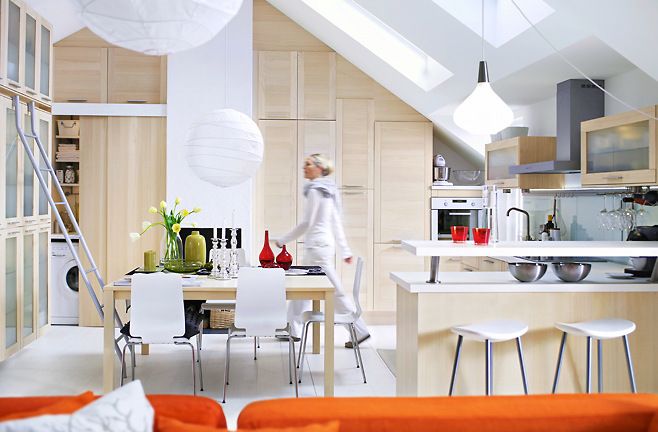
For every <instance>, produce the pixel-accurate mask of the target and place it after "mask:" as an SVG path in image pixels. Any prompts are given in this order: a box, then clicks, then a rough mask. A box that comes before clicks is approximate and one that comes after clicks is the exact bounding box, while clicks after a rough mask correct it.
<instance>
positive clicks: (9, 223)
mask: <svg viewBox="0 0 658 432" xmlns="http://www.w3.org/2000/svg"><path fill="white" fill-rule="evenodd" d="M19 223H21V221H17V220H14V221H10V222H7V225H8V226H9V225H18V224H19Z"/></svg>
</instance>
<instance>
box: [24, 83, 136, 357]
mask: <svg viewBox="0 0 658 432" xmlns="http://www.w3.org/2000/svg"><path fill="white" fill-rule="evenodd" d="M12 100H13V104H14V110H15V112H16V130H17V131H18V136H19V137H20V139H21V141H22V142H23V148H24V149H25V154H26V155H27V156H28V157H29V158H30V162H32V167H33V168H34V172H35V173H36V175H37V178H38V179H39V184H40V185H41V190H42V191H47V193H46V196H47V197H48V202H49V203H50V208H51V210H52V212H53V214H54V215H55V218H56V219H57V224H58V225H59V228H60V230H61V231H62V232H63V233H64V239H65V240H66V244H67V245H68V247H69V249H70V250H71V254H72V255H73V258H74V259H75V263H76V264H77V266H78V268H79V269H84V266H83V265H82V261H80V256H79V255H78V250H77V248H75V247H73V243H72V242H71V236H70V234H69V233H68V231H67V229H66V227H65V226H64V221H63V220H62V216H61V215H60V214H59V211H58V210H57V206H61V207H64V209H65V210H66V214H67V215H68V217H69V219H70V220H71V223H72V224H73V228H74V229H75V234H77V235H78V236H79V243H80V244H81V245H82V250H83V251H84V253H85V256H86V257H87V261H88V262H89V265H90V266H91V268H90V269H88V270H83V271H80V276H82V279H83V280H84V282H85V285H86V286H87V291H88V292H89V296H90V297H91V301H92V302H93V303H94V306H95V307H96V311H97V312H98V316H100V318H101V322H104V316H105V315H104V309H105V311H109V310H111V313H114V321H115V323H116V325H117V326H118V327H119V328H122V327H123V323H122V322H121V317H119V313H118V312H117V310H116V308H115V307H114V305H104V306H107V308H105V307H104V306H103V305H101V304H100V302H99V301H98V297H96V292H95V291H94V286H93V285H92V280H91V279H90V278H89V274H90V273H93V274H94V276H95V279H96V282H97V283H98V288H99V289H100V291H101V292H102V291H103V287H104V286H105V281H103V277H102V276H101V273H100V271H99V270H98V266H97V265H96V262H95V261H94V258H93V257H92V255H91V251H89V247H88V246H87V241H86V240H85V237H84V236H83V235H82V231H81V230H80V226H79V225H78V221H77V220H76V218H75V215H74V214H73V211H72V210H71V206H70V205H69V203H68V201H67V200H66V195H65V194H64V191H63V190H62V185H61V184H60V183H59V180H58V179H57V176H56V175H55V170H54V169H53V166H52V163H51V162H50V157H49V155H48V154H47V153H46V150H45V149H44V148H43V144H42V143H41V138H39V134H38V133H37V132H36V131H37V126H36V121H37V120H36V115H35V112H34V107H35V105H34V102H29V103H28V105H27V107H28V111H29V113H30V127H31V129H32V133H29V134H26V133H25V131H23V126H22V124H21V123H22V122H21V119H22V116H21V104H20V101H19V98H18V96H14V97H13V98H12ZM28 138H33V139H34V141H35V142H36V144H37V147H38V149H39V153H40V154H41V160H42V162H43V164H44V165H45V166H44V167H42V166H40V165H39V162H38V161H37V160H36V158H35V156H34V153H33V152H32V149H31V148H30V144H29V143H28ZM43 173H46V175H49V176H50V178H51V181H52V185H53V186H54V188H55V190H57V192H58V193H59V196H60V197H61V199H62V201H59V202H56V201H55V200H54V199H53V197H52V194H51V193H50V192H51V190H50V189H49V188H48V182H47V181H46V177H44V174H43ZM110 308H111V309H110ZM108 313H110V312H108ZM121 339H124V342H125V340H127V337H126V336H124V335H121V336H119V337H118V338H116V339H115V340H114V350H115V351H116V353H117V355H118V356H119V359H121V349H120V348H119V341H120V340H121Z"/></svg>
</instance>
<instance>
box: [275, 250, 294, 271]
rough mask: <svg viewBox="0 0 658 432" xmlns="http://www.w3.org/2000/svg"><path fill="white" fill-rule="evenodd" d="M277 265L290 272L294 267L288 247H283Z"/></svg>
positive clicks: (277, 257)
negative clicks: (292, 266)
mask: <svg viewBox="0 0 658 432" xmlns="http://www.w3.org/2000/svg"><path fill="white" fill-rule="evenodd" d="M276 263H277V264H278V265H279V267H281V268H282V269H284V270H288V269H289V268H290V266H291V265H292V255H290V254H289V253H288V251H287V250H286V245H283V250H282V251H281V253H280V254H279V255H277V256H276Z"/></svg>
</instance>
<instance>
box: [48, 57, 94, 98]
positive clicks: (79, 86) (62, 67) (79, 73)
mask: <svg viewBox="0 0 658 432" xmlns="http://www.w3.org/2000/svg"><path fill="white" fill-rule="evenodd" d="M53 54H54V71H53V86H54V87H55V89H56V91H55V94H54V100H55V102H90V103H105V102H107V48H99V47H59V46H57V47H55V48H54V49H53Z"/></svg>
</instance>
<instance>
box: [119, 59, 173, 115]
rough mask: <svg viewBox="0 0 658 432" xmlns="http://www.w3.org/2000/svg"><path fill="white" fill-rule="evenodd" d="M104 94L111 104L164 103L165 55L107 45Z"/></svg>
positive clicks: (165, 92)
mask: <svg viewBox="0 0 658 432" xmlns="http://www.w3.org/2000/svg"><path fill="white" fill-rule="evenodd" d="M107 56H108V57H107V65H108V66H107V70H108V72H107V76H108V81H107V97H108V101H109V102H110V103H150V104H162V103H166V94H167V91H166V76H167V74H166V71H167V64H166V59H167V58H166V56H149V55H144V54H141V53H137V52H135V51H131V50H127V49H124V48H108V53H107Z"/></svg>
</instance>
